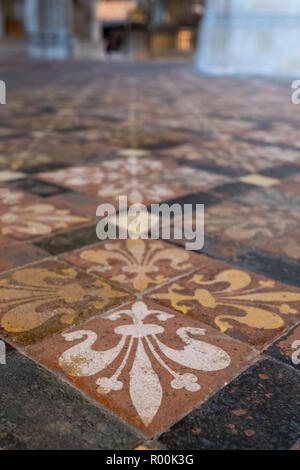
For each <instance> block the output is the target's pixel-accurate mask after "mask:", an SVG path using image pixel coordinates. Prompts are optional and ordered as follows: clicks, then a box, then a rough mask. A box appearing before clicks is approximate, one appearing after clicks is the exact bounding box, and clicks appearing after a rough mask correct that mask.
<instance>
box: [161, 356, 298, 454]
mask: <svg viewBox="0 0 300 470" xmlns="http://www.w3.org/2000/svg"><path fill="white" fill-rule="evenodd" d="M299 436H300V374H299V373H297V372H293V371H292V370H291V369H289V368H286V367H285V366H281V365H280V364H278V363H276V362H273V361H269V360H265V361H262V362H261V363H259V364H256V365H254V366H252V367H250V368H249V369H248V370H246V371H245V372H243V373H242V374H241V375H240V376H239V377H237V378H236V379H235V380H234V381H233V382H231V383H230V384H229V385H227V387H225V388H224V389H222V390H221V391H220V392H218V393H217V394H216V395H215V396H214V397H212V398H211V399H210V400H208V401H207V402H206V403H205V404H204V405H203V406H202V407H201V408H199V409H198V410H195V411H194V412H192V413H190V414H189V415H187V416H186V417H185V418H184V419H183V420H182V421H180V422H179V423H177V424H175V426H173V427H172V428H171V429H170V431H167V432H166V433H165V434H163V435H162V436H161V437H160V442H161V443H162V444H163V445H164V446H166V447H167V448H168V449H172V450H173V449H180V450H198V449H199V450H203V449H207V450H230V449H231V450H237V449H238V450H284V449H291V448H292V447H293V445H294V444H295V443H296V442H297V441H298V439H299Z"/></svg>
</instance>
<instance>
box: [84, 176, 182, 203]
mask: <svg viewBox="0 0 300 470" xmlns="http://www.w3.org/2000/svg"><path fill="white" fill-rule="evenodd" d="M153 176H154V175H153ZM190 192H191V191H190V189H189V188H188V187H187V186H185V185H184V184H183V183H182V182H180V181H177V180H172V181H168V180H166V179H165V178H163V177H161V176H160V175H157V178H155V180H154V181H153V180H152V179H150V178H148V177H147V176H145V175H143V176H139V177H131V178H118V179H116V180H115V181H113V182H106V183H104V184H102V185H101V186H100V187H99V188H97V191H96V194H97V195H98V196H99V197H101V198H102V199H103V200H105V201H107V202H109V203H111V204H117V205H118V201H119V196H127V198H128V203H129V204H144V205H150V204H154V203H159V202H163V201H167V200H169V199H174V198H177V197H180V196H183V195H184V194H188V193H190ZM91 194H93V195H95V193H94V192H93V193H92V191H91Z"/></svg>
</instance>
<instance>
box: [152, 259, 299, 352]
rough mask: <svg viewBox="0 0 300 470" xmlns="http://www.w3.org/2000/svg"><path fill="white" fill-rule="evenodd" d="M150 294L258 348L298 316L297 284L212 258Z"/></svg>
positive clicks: (169, 305)
mask: <svg viewBox="0 0 300 470" xmlns="http://www.w3.org/2000/svg"><path fill="white" fill-rule="evenodd" d="M149 295H150V296H151V297H152V298H154V299H156V300H158V301H159V303H161V304H163V305H165V306H168V307H172V308H174V309H176V310H178V311H179V312H181V313H183V314H186V315H191V316H193V317H195V318H198V319H199V320H200V321H202V322H204V323H207V324H209V325H211V326H213V327H214V328H217V329H219V330H220V331H222V332H223V333H226V334H229V335H231V336H233V337H235V338H237V339H239V340H241V341H245V342H248V343H249V344H251V345H253V346H256V347H258V348H262V347H264V346H265V345H267V344H268V343H269V342H271V340H274V339H275V338H276V337H278V336H279V335H280V334H282V332H283V331H285V330H286V329H288V328H289V327H291V326H292V325H293V324H295V323H296V322H299V321H300V289H297V288H294V287H291V286H287V285H285V284H281V283H279V282H275V281H273V280H271V279H267V278H265V277H263V276H260V275H257V274H253V273H251V272H246V271H243V270H241V269H239V268H235V267H233V266H230V265H228V264H226V263H222V262H217V261H216V262H214V261H211V260H207V264H206V266H204V267H202V268H200V269H199V270H197V271H196V272H194V273H192V274H190V275H187V276H184V277H183V278H181V279H180V282H171V283H168V284H167V285H164V286H163V287H161V288H157V289H155V290H154V291H153V292H152V293H151V294H149Z"/></svg>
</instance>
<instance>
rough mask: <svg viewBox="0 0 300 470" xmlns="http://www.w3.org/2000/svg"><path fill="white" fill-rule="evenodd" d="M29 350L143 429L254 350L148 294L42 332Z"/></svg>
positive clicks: (168, 418) (177, 410) (182, 407)
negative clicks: (54, 332) (47, 333)
mask: <svg viewBox="0 0 300 470" xmlns="http://www.w3.org/2000/svg"><path fill="white" fill-rule="evenodd" d="M29 354H30V356H31V357H33V358H34V359H36V360H37V361H39V362H41V363H42V364H44V365H46V366H47V367H48V368H50V369H52V370H57V371H60V372H61V373H63V374H64V375H65V376H66V377H67V378H68V379H69V380H70V381H71V382H72V383H73V384H75V385H76V386H77V387H79V388H81V389H83V390H84V391H85V392H87V393H89V394H90V395H92V396H93V397H94V398H95V399H96V400H98V401H99V402H101V403H103V404H104V405H106V406H107V407H109V408H111V409H112V410H113V411H114V412H115V413H117V414H118V415H120V416H121V417H122V418H123V419H125V420H127V421H128V422H129V423H130V424H132V425H134V426H136V427H138V428H139V429H141V430H142V431H144V432H146V433H147V434H150V435H152V434H153V433H156V432H158V431H160V430H162V429H164V428H165V427H166V426H167V425H169V424H170V423H171V422H172V421H174V420H175V419H178V418H179V417H180V415H181V414H182V413H185V412H186V411H188V410H189V409H191V408H192V407H193V406H195V405H196V404H198V403H200V402H202V401H203V400H205V398H206V397H207V396H209V395H210V394H211V393H212V392H213V391H214V390H215V389H218V388H219V387H221V386H223V385H224V384H225V383H226V382H228V381H229V380H230V379H231V378H232V377H233V376H234V375H235V374H236V373H238V371H239V370H241V369H243V368H244V367H245V365H246V364H247V362H248V361H251V360H252V359H253V357H254V356H255V353H254V351H253V350H252V349H251V348H249V347H248V346H247V345H245V344H243V343H240V342H236V341H234V340H232V339H231V338H229V337H227V336H225V335H220V334H219V333H217V332H216V331H215V330H213V329H211V328H210V327H207V326H204V325H202V324H201V323H199V322H198V321H195V320H193V319H191V318H189V317H185V316H184V315H181V314H178V313H176V312H174V311H171V310H168V309H166V308H164V307H160V306H158V305H157V304H156V303H154V302H149V301H147V302H142V301H136V302H134V303H132V304H130V305H126V306H124V307H123V308H119V309H117V310H115V311H114V312H113V313H109V314H105V315H101V316H99V317H97V318H95V319H93V320H90V321H88V322H86V323H84V324H83V325H81V326H78V327H76V328H72V329H70V330H68V332H67V333H63V334H59V335H55V336H54V337H52V338H48V339H46V340H44V341H43V342H42V343H40V344H39V345H36V346H33V347H32V348H30V350H29Z"/></svg>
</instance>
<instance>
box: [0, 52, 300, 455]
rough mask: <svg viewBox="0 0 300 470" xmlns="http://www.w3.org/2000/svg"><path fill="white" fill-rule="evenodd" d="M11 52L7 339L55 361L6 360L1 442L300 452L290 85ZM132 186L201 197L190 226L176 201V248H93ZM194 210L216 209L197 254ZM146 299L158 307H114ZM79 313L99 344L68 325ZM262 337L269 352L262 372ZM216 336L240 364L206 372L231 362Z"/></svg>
mask: <svg viewBox="0 0 300 470" xmlns="http://www.w3.org/2000/svg"><path fill="white" fill-rule="evenodd" d="M1 52H2V51H1V50H0V62H1V64H0V65H1V67H0V68H1V79H2V80H4V81H6V83H8V84H9V88H10V93H9V99H8V100H7V104H6V105H5V106H1V115H0V273H1V275H0V325H1V333H0V335H2V336H1V337H2V338H6V339H7V341H9V342H13V343H16V344H17V345H18V347H20V351H22V352H23V353H25V354H27V353H28V351H29V349H30V348H31V347H33V348H34V349H32V354H33V355H35V359H37V361H38V362H39V361H40V362H42V363H43V364H46V365H48V366H49V367H50V369H52V372H51V371H50V372H46V371H45V369H41V368H40V367H39V366H38V365H35V364H34V363H32V362H30V361H29V360H28V359H25V358H24V357H22V356H20V357H21V359H20V358H17V356H14V355H11V354H10V353H9V356H10V357H11V358H13V359H10V361H11V362H9V361H8V367H9V368H8V369H7V368H6V369H2V365H0V377H1V390H0V401H1V403H0V448H13V449H15V448H20V449H23V448H26V449H27V448H28V449H31V448H32V449H33V448H41V447H43V442H45V443H46V444H45V446H47V448H55V447H57V448H68V447H69V448H72V449H73V448H78V449H81V448H84V449H88V448H91V449H94V448H95V449H97V448H100V449H102V448H108V449H119V448H122V449H123V448H125V449H136V448H149V449H152V448H153V449H156V448H157V449H160V448H164V447H167V448H172V449H173V448H174V449H176V448H189V445H191V446H192V448H196V449H197V448H199V449H201V448H229V449H231V448H237V449H239V448H241V449H243V448H255V449H256V448H260V447H261V448H272V449H273V448H274V449H280V448H296V447H297V446H299V442H300V436H299V405H298V401H297V400H298V398H297V393H298V392H297V390H298V388H297V387H298V385H297V383H298V382H297V380H298V379H296V378H297V377H299V370H298V369H299V366H298V364H294V363H292V364H291V359H292V357H293V354H295V355H297V354H298V352H297V349H293V344H294V343H295V342H296V343H297V341H298V338H297V336H298V330H299V325H300V318H299V308H300V305H299V304H300V300H299V293H300V267H299V259H300V245H299V240H300V217H299V213H300V212H299V207H300V189H299V188H300V180H299V175H300V139H299V124H300V117H299V113H297V109H296V108H297V107H295V106H292V105H291V103H290V99H288V98H287V93H288V92H289V90H290V82H289V81H288V80H271V79H268V80H264V79H259V78H255V79H251V78H247V79H245V78H242V77H234V78H232V77H231V78H230V77H205V76H204V75H202V76H201V74H200V75H199V74H198V73H195V71H194V70H193V68H192V67H190V66H189V65H187V63H186V62H184V61H181V62H180V63H179V61H166V62H163V61H159V62H158V61H155V62H154V61H153V62H150V61H147V63H146V62H143V61H137V62H133V61H132V62H127V61H85V62H84V64H83V63H82V62H81V61H46V62H45V63H43V67H40V65H39V64H38V63H37V62H36V61H30V60H27V59H26V60H25V59H24V60H20V61H19V60H16V59H14V58H13V57H9V58H8V57H6V58H5V59H4V60H3V58H2V55H1ZM37 69H38V73H37ZM262 103H263V106H262ZM119 195H122V196H127V198H128V204H129V205H130V204H132V203H143V204H146V205H147V206H148V211H150V208H149V205H150V204H151V203H167V204H168V205H169V208H170V211H171V206H172V205H173V204H178V206H177V207H179V209H180V208H181V209H184V207H185V205H189V206H188V208H189V209H188V210H189V211H190V215H189V216H188V217H187V223H188V224H189V225H188V228H187V230H186V233H183V235H184V237H183V238H182V239H181V240H178V239H176V238H175V237H174V233H173V232H172V229H173V228H174V226H175V225H176V223H177V222H178V221H179V220H180V219H181V218H180V217H179V215H178V214H176V216H174V214H173V213H172V212H171V214H170V215H171V218H172V222H171V226H172V228H171V235H170V239H168V240H166V241H165V242H163V241H161V240H152V241H149V240H144V239H141V240H128V241H127V240H110V241H100V239H99V238H98V237H97V233H96V227H99V225H98V222H99V221H100V218H99V216H97V214H96V211H97V207H98V206H99V205H100V204H102V203H110V204H113V206H114V207H115V208H116V209H117V210H118V196H119ZM196 204H204V205H205V230H204V234H205V238H204V246H203V247H202V248H200V246H199V247H198V246H196V245H195V244H194V245H193V246H192V247H191V248H192V249H193V250H194V252H192V251H188V250H187V249H185V248H186V243H187V242H188V241H193V240H190V239H189V237H190V235H191V231H192V230H193V231H196V235H197V237H198V236H199V234H201V233H200V231H201V230H202V226H200V225H199V226H198V225H195V224H194V225H192V223H194V222H195V209H196ZM149 213H150V212H148V214H145V216H144V217H143V220H142V222H141V224H140V229H141V230H140V231H141V232H144V234H146V233H147V231H148V228H149V227H148V226H147V222H149ZM128 219H129V221H130V223H131V221H133V222H134V220H132V218H130V217H129V218H128V217H127V215H126V214H123V215H122V217H121V218H120V220H119V221H118V224H117V233H119V231H120V228H123V229H124V228H125V227H126V225H127V222H128ZM155 219H156V221H157V222H158V223H159V226H160V227H164V228H165V227H166V226H168V224H169V222H168V217H166V216H164V217H163V216H159V217H158V216H156V217H155ZM109 238H112V237H111V235H110V236H109ZM160 238H161V239H162V240H163V239H164V236H163V234H161V236H160ZM57 257H59V258H60V260H58V259H57ZM44 258H45V259H44ZM42 260H43V261H42ZM221 261H225V262H226V263H228V264H222V262H221ZM129 292H131V294H129ZM153 294H155V295H159V296H160V298H156V299H152V300H151V302H153V303H152V304H150V300H148V299H149V297H150V295H153ZM135 301H139V302H141V301H143V302H146V305H147V306H148V307H147V308H148V309H149V308H150V306H151V308H152V309H156V310H158V311H162V312H163V313H161V314H157V313H156V314H151V315H150V314H149V315H147V317H146V316H143V315H142V318H141V316H140V317H139V320H137V318H136V317H135V316H132V311H133V310H132V309H133V307H131V314H130V315H131V316H130V315H128V314H120V316H119V317H118V318H115V319H110V317H109V316H108V315H109V313H110V312H111V311H112V309H115V308H119V307H120V308H121V307H122V308H125V306H126V305H127V306H128V305H129V303H131V302H135ZM152 306H153V307H152ZM168 307H169V308H170V310H167V308H168ZM139 311H140V312H141V310H139ZM139 315H140V314H139ZM172 315H173V316H172ZM86 325H87V326H88V328H89V329H90V330H89V331H90V333H89V335H90V336H89V338H88V337H87V336H86V337H85V336H83V337H81V336H80V337H79V336H78V337H76V338H74V336H72V337H70V336H62V335H76V334H77V335H79V333H80V331H82V328H85V326H86ZM195 329H196V330H197V332H198V333H197V334H196V335H194V334H193V332H195ZM199 329H200V330H201V331H202V330H206V331H205V333H204V334H201V333H199ZM115 330H116V331H115ZM76 332H77V333H76ZM146 332H147V334H146ZM152 333H153V334H152ZM202 333H203V332H202ZM299 334H300V333H299ZM93 335H94V336H93ZM92 338H94V339H95V342H94V343H93V344H92ZM155 338H156V339H157V341H160V342H161V344H160V345H159V343H158V342H157V341H156V339H155ZM67 339H69V340H70V341H69V342H68V341H67ZM148 340H149V343H148V342H147V341H148ZM88 341H91V344H90V345H89V344H88ZM201 341H202V343H201ZM120 342H121V343H120ZM1 345H2V343H0V347H1ZM251 345H252V346H253V350H255V354H257V355H258V360H262V359H263V358H269V361H267V362H264V364H266V365H264V366H255V367H258V368H257V369H256V368H255V367H254V368H252V367H251V365H252V364H253V356H252V355H251V352H250V349H251ZM121 346H122V351H121V349H120V352H119V350H118V348H119V347H120V348H121ZM24 348H25V349H24ZM72 348H75V349H73V352H74V351H75V353H74V355H73V352H72ZM78 348H79V349H80V351H81V352H80V354H83V355H84V360H83V361H82V360H81V359H82V357H83V356H81V355H79V359H80V360H79V361H77V360H76V358H78V355H77V356H76V354H77V352H76V351H78ZM81 348H82V349H81ZM114 348H115V349H114ZM151 348H152V349H151ZM216 348H220V349H221V350H224V351H225V352H226V354H228V356H230V364H229V365H228V366H227V367H225V368H224V369H218V370H209V368H210V367H213V366H214V367H216V368H217V367H219V366H220V362H219V359H220V357H221V356H220V354H221V353H220V350H219V349H216ZM162 349H164V352H163V351H162ZM70 351H71V352H70ZM82 351H83V352H82ZM207 352H208V355H207V354H206V353H207ZM199 353H201V360H199V361H198V360H197V358H199ZM16 354H17V353H16ZM114 354H116V357H115V358H114V359H113V360H112V361H111V363H110V364H108V363H107V365H105V364H106V363H105V360H106V359H105V358H108V357H110V358H112V357H113V355H114ZM222 354H223V353H222ZM249 354H250V355H249ZM18 357H19V356H18ZM60 358H62V359H61V362H60ZM72 358H73V359H74V358H75V366H76V367H75V366H74V364H73V363H72V365H70V363H71V362H72V361H71V360H72ZM175 358H176V360H174V359H175ZM222 358H223V359H224V358H226V355H225V353H224V355H223V356H222ZM206 359H207V360H206ZM296 359H297V357H296ZM0 360H1V358H0ZM109 360H110V359H109ZM224 360H225V359H224ZM195 361H197V363H196V369H195V368H194V369H193V367H192V365H193V366H195ZM145 364H146V366H145ZM29 365H30V366H29ZM61 365H62V367H61ZM73 366H74V367H73ZM100 366H101V367H100ZM200 366H201V367H202V368H204V369H205V368H206V369H207V370H204V369H203V370H200V369H199V367H200ZM32 368H33V369H34V371H35V372H34V373H32V375H31V372H30V371H31V370H33V369H32ZM93 368H94V369H93ZM197 368H198V369H197ZM23 369H24V370H23ZM100 369H101V370H100ZM53 370H55V373H54V374H53ZM76 370H77V371H81V372H84V373H86V371H87V370H88V371H91V370H92V372H93V374H92V375H82V376H80V377H79V376H76ZM279 370H280V372H278V371H279ZM2 371H3V373H2ZM4 371H5V373H4ZM94 371H96V372H95V373H94ZM243 371H245V372H244V373H243ZM25 373H26V374H28V376H27V375H26V376H25V375H24V374H25ZM74 373H75V376H74V375H72V374H74ZM241 373H242V375H240V374H241ZM45 374H46V375H47V377H49V382H47V386H46V385H45V380H44V377H45ZM60 374H63V375H60ZM172 374H173V375H172ZM176 374H177V375H176ZM280 374H283V375H282V376H281V375H280ZM266 376H268V377H269V379H268V380H266ZM57 377H59V378H57ZM2 378H3V380H2ZM61 378H62V379H63V381H70V382H72V387H75V389H74V388H70V387H71V385H70V384H69V385H66V384H64V385H63V387H67V388H63V389H62V388H61V387H62V384H63V382H61V381H60V379H61ZM232 380H234V382H233V384H234V386H233V388H230V387H232V383H231V382H230V381H232ZM96 381H99V383H96ZM2 382H4V383H2ZM35 384H36V386H35ZM49 384H50V385H49ZM226 384H227V385H226ZM198 385H199V386H200V389H199V388H198ZM224 386H225V388H223V389H222V387H224ZM76 387H77V388H78V389H81V392H78V393H81V395H78V393H77V392H76ZM180 387H181V388H180ZM65 390H71V392H70V393H71V395H69V393H67V392H66V391H65ZM104 392H107V393H104ZM43 393H44V400H43V399H42V395H43ZM74 394H75V395H76V397H79V396H80V397H81V398H80V400H82V401H80V402H79V401H78V400H77V398H76V399H75V398H74V399H73V397H75V395H74ZM210 397H211V398H210ZM2 400H3V401H4V406H1V404H2ZM89 400H92V402H93V405H92V404H91V403H90V402H89ZM207 400H208V401H207ZM213 400H216V403H217V405H216V406H215V405H210V403H215V402H214V401H213ZM74 403H75V404H76V406H74ZM231 407H232V408H231ZM108 408H110V410H109V411H108V410H107V412H106V411H105V410H106V409H108ZM32 410H34V413H33V412H32ZM100 410H101V411H100ZM193 410H194V411H193ZM231 410H232V411H233V412H231ZM244 411H245V413H244ZM190 413H191V414H190ZM201 413H202V414H201ZM186 414H187V415H186ZM75 415H76V419H75ZM200 415H201V420H200V421H202V422H203V423H202V424H201V423H199V422H198V421H199V419H198V417H199V416H200ZM183 416H186V417H185V418H184V420H183V421H181V423H179V424H178V428H176V429H177V430H176V429H175V428H174V427H172V430H171V431H168V429H169V428H170V426H173V425H174V424H175V423H176V422H178V421H180V420H182V417H183ZM250 418H252V419H250ZM122 420H123V421H122ZM126 421H127V422H128V423H131V424H133V426H135V427H136V429H140V430H143V431H144V432H145V433H146V434H148V436H145V435H144V437H141V438H140V437H138V438H137V436H136V433H135V432H133V431H132V429H133V428H130V427H128V426H127V425H126V424H125V422H126ZM182 423H183V424H182ZM129 429H131V430H130V431H129ZM174 429H175V431H174ZM156 432H157V434H155V436H154V439H155V441H151V439H152V437H153V433H156ZM161 432H163V433H164V437H163V438H162V439H161V440H160V443H158V442H157V440H158V439H159V434H160V433H161ZM166 432H167V433H166ZM163 442H164V443H163ZM139 446H141V447H139Z"/></svg>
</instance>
